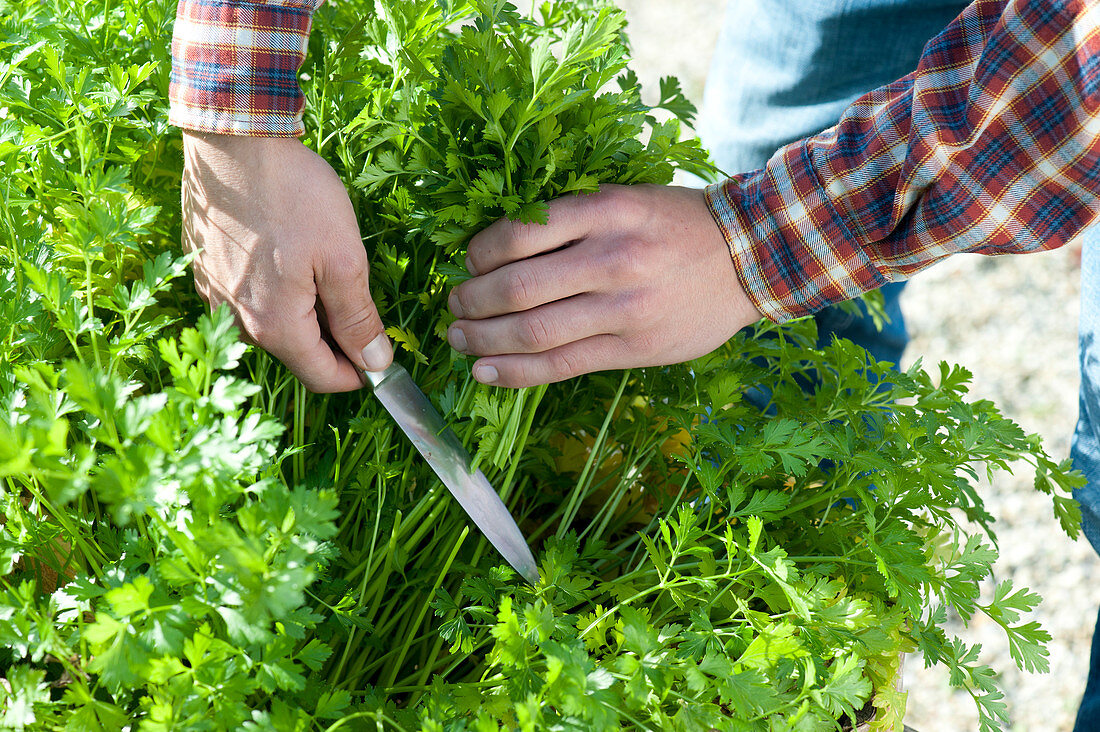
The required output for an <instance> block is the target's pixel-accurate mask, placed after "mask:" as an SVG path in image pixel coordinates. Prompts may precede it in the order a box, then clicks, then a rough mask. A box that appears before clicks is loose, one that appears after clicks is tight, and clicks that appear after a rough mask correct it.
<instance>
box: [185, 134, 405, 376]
mask: <svg viewBox="0 0 1100 732" xmlns="http://www.w3.org/2000/svg"><path fill="white" fill-rule="evenodd" d="M184 157H185V160H184V170H183V195H182V203H183V243H184V247H185V249H187V250H188V251H193V250H198V254H197V256H196V258H195V261H194V271H195V286H196V288H197V289H198V291H199V294H200V295H201V296H202V298H203V299H204V300H206V302H207V303H209V304H210V306H211V307H217V306H218V305H219V304H221V303H226V304H227V305H228V306H229V307H230V308H231V309H232V311H233V313H234V315H235V317H236V319H237V324H238V326H239V327H240V328H241V331H242V333H243V337H244V338H245V339H247V340H249V341H251V342H252V343H254V344H256V345H258V346H260V347H261V348H263V349H264V350H265V351H267V352H268V353H270V354H271V355H273V356H275V357H276V358H278V359H279V360H280V361H282V362H283V363H284V364H286V366H287V368H289V369H290V370H291V371H292V372H293V373H294V374H295V376H297V377H298V378H299V379H300V380H301V381H302V383H303V384H304V385H305V386H306V388H308V389H309V390H310V391H314V392H339V391H351V390H353V389H358V388H360V387H362V386H363V385H364V383H365V381H364V379H363V377H362V375H361V374H360V373H359V372H358V371H357V367H358V369H365V370H369V371H381V370H382V369H384V368H386V367H387V366H388V365H389V364H390V361H392V360H393V348H392V346H391V345H390V342H389V340H388V339H387V338H386V335H385V334H384V333H383V329H382V321H381V319H380V318H379V316H378V310H377V309H376V308H375V306H374V302H373V301H372V300H371V296H370V290H369V289H368V284H367V255H366V251H365V250H364V248H363V241H362V239H361V237H360V235H359V225H358V223H357V222H356V220H355V214H354V211H353V210H352V206H351V201H350V200H349V198H348V194H347V191H346V190H345V188H344V186H343V184H342V183H341V182H340V179H339V177H337V175H336V172H335V171H334V170H333V169H332V168H331V167H330V166H329V165H328V163H326V162H325V161H324V160H323V159H322V158H321V157H320V156H318V155H317V154H316V153H314V152H313V151H312V150H310V149H309V148H307V147H306V146H305V145H303V144H302V143H301V142H299V141H298V140H296V139H287V138H260V137H231V136H226V135H213V134H201V133H189V132H185V133H184Z"/></svg>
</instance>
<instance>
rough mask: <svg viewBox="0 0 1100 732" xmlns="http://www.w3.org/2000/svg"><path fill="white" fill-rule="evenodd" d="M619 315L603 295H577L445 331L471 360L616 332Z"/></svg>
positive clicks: (466, 322)
mask: <svg viewBox="0 0 1100 732" xmlns="http://www.w3.org/2000/svg"><path fill="white" fill-rule="evenodd" d="M623 311H624V308H621V307H618V306H616V305H615V304H614V303H613V302H612V301H611V298H609V297H607V296H605V295H577V296H576V297H571V298H569V299H567V300H559V301H558V302H553V303H550V304H548V305H543V306H541V307H537V308H535V309H533V310H527V311H524V312H521V313H513V314H510V315H502V316H500V317H497V318H488V319H485V320H457V321H455V322H454V323H453V324H452V325H451V327H450V328H448V329H447V340H448V341H449V342H450V344H451V346H452V347H453V348H454V349H455V350H457V351H459V352H460V353H466V354H470V355H474V356H498V355H503V354H511V353H542V352H544V351H549V350H551V349H553V348H558V347H560V346H564V345H566V344H568V343H572V342H573V341H579V340H584V339H586V338H589V337H591V336H594V335H602V334H605V333H617V332H619V331H620V330H621V328H622V326H623V325H625V323H624V321H625V320H626V317H624V316H625V313H624V312H623Z"/></svg>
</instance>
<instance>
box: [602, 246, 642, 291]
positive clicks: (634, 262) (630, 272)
mask: <svg viewBox="0 0 1100 732" xmlns="http://www.w3.org/2000/svg"><path fill="white" fill-rule="evenodd" d="M602 259H603V262H602V265H603V267H602V268H603V270H604V272H605V273H606V275H607V277H609V278H610V279H611V280H613V281H615V282H637V281H638V280H639V279H641V278H642V277H644V276H645V275H646V274H647V273H648V272H649V269H650V265H649V261H648V257H647V253H646V251H645V247H644V246H643V245H642V244H641V243H640V242H637V241H635V240H631V239H627V240H625V241H622V242H620V243H619V244H618V245H617V246H614V247H611V248H609V249H608V250H607V251H606V252H604V254H603V258H602Z"/></svg>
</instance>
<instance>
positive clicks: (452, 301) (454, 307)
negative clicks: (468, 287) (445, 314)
mask: <svg viewBox="0 0 1100 732" xmlns="http://www.w3.org/2000/svg"><path fill="white" fill-rule="evenodd" d="M447 307H449V308H450V309H451V312H452V313H454V316H455V317H456V318H462V317H465V315H466V314H465V313H463V312H462V304H461V303H460V302H459V301H458V295H456V294H455V292H454V290H451V296H450V297H448V298H447Z"/></svg>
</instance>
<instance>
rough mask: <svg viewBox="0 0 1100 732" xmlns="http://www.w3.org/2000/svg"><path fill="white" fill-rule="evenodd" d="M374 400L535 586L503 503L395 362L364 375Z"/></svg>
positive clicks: (534, 571) (531, 560)
mask: <svg viewBox="0 0 1100 732" xmlns="http://www.w3.org/2000/svg"><path fill="white" fill-rule="evenodd" d="M363 373H364V374H365V375H366V377H367V380H368V381H370V383H371V386H372V387H373V388H374V395H375V396H376V397H377V398H378V401H380V402H381V403H382V406H383V407H385V408H386V411H387V412H389V413H390V416H391V417H393V419H394V421H395V422H397V426H398V427H400V428H401V431H402V432H404V433H405V435H406V436H407V437H408V438H409V439H410V440H412V443H413V445H415V446H416V449H417V450H418V451H419V452H420V454H421V455H422V456H423V457H424V459H425V460H426V461H427V463H428V465H430V466H431V468H432V470H434V471H435V474H436V475H437V476H439V479H440V480H441V481H442V482H443V485H445V486H446V487H447V490H449V491H450V492H451V495H453V496H454V497H455V499H456V500H457V501H458V504H459V505H460V506H462V508H463V509H464V510H465V511H466V513H467V514H468V515H469V516H470V518H471V519H472V520H473V522H474V524H475V525H476V526H477V527H478V528H479V529H481V532H482V533H483V534H485V538H487V539H488V540H489V542H490V543H491V544H492V545H493V546H494V547H496V550H497V551H498V552H500V554H501V556H503V557H504V558H505V559H506V560H507V561H508V564H510V565H512V567H513V568H515V570H516V571H517V572H519V573H520V575H522V576H523V578H524V579H526V580H527V581H528V582H530V583H531V584H533V585H534V584H538V581H539V571H538V566H537V565H536V564H535V557H534V556H533V555H532V554H531V549H530V548H529V547H528V546H527V539H526V538H524V536H523V532H522V531H520V528H519V526H517V525H516V521H515V519H514V518H512V514H510V513H509V512H508V508H507V506H505V505H504V501H502V500H500V496H499V495H497V492H496V491H495V490H493V486H492V485H491V484H490V483H489V479H488V478H486V477H485V474H484V473H482V472H481V471H480V470H471V468H472V467H473V465H472V463H473V461H472V460H471V459H470V454H469V453H468V452H467V451H466V448H465V447H464V446H463V445H462V441H461V440H459V439H458V435H456V434H455V433H454V430H452V429H451V428H450V427H448V426H447V423H446V422H444V421H443V417H442V416H440V414H439V412H438V411H436V409H435V407H434V406H432V403H431V401H430V400H429V399H428V397H427V396H426V395H425V394H424V392H423V391H421V390H420V387H418V386H417V385H416V382H414V381H413V379H412V376H410V375H409V372H408V371H406V370H405V369H404V367H402V366H401V365H400V364H398V363H397V362H396V361H395V362H393V363H392V364H390V366H389V367H388V368H386V369H385V370H384V371H364V372H363Z"/></svg>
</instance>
